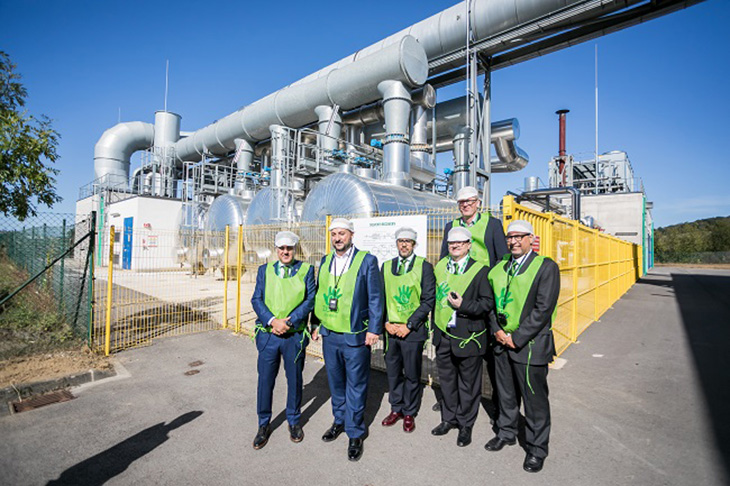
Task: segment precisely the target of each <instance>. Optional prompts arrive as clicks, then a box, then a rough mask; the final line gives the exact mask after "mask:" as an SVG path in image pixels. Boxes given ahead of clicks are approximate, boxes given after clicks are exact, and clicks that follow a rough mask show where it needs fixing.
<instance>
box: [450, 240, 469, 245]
mask: <svg viewBox="0 0 730 486" xmlns="http://www.w3.org/2000/svg"><path fill="white" fill-rule="evenodd" d="M467 243H470V242H469V241H449V246H461V245H466V244H467Z"/></svg>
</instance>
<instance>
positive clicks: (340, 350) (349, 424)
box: [322, 331, 370, 439]
mask: <svg viewBox="0 0 730 486" xmlns="http://www.w3.org/2000/svg"><path fill="white" fill-rule="evenodd" d="M322 351H323V354H324V363H325V368H326V369H327V381H328V382H329V386H330V395H332V415H334V418H335V423H336V424H345V433H346V434H347V436H348V437H349V438H350V439H357V438H360V437H362V436H363V435H365V403H366V400H367V395H368V381H369V380H370V347H369V346H365V345H364V344H362V345H359V346H350V345H348V344H347V343H346V342H345V335H344V334H340V333H336V332H332V331H330V332H329V333H328V334H327V336H322Z"/></svg>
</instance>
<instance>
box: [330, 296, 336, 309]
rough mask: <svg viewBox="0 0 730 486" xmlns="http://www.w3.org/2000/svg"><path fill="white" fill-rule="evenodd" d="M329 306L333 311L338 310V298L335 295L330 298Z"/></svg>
mask: <svg viewBox="0 0 730 486" xmlns="http://www.w3.org/2000/svg"><path fill="white" fill-rule="evenodd" d="M329 307H330V310H331V311H332V312H336V311H337V299H336V298H334V297H333V298H331V299H330V300H329Z"/></svg>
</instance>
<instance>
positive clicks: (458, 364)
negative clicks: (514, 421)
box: [436, 338, 484, 427]
mask: <svg viewBox="0 0 730 486" xmlns="http://www.w3.org/2000/svg"><path fill="white" fill-rule="evenodd" d="M482 360H483V358H482V357H481V356H468V357H464V358H461V357H458V356H454V354H453V353H452V352H451V342H450V341H449V340H448V339H446V338H444V339H441V342H440V343H439V345H438V346H436V366H437V367H438V370H439V382H440V384H441V392H442V393H443V398H442V400H441V420H442V421H443V422H448V423H450V424H452V425H458V426H459V427H471V426H473V425H474V422H476V419H477V415H478V414H479V401H480V397H481V394H482V369H483V367H484V366H483V364H482Z"/></svg>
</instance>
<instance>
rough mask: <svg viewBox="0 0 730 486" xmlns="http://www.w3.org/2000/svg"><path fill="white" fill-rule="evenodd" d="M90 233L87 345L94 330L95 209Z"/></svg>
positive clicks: (91, 339)
mask: <svg viewBox="0 0 730 486" xmlns="http://www.w3.org/2000/svg"><path fill="white" fill-rule="evenodd" d="M89 229H90V231H91V235H90V236H89V250H88V251H89V253H88V256H89V258H88V259H87V261H88V262H89V284H88V285H89V288H88V290H87V291H86V300H87V301H88V306H89V340H88V345H89V347H91V345H92V344H93V338H92V336H93V330H94V304H95V303H96V302H95V301H94V252H95V251H96V249H95V245H96V211H92V212H91V222H90V224H89Z"/></svg>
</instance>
